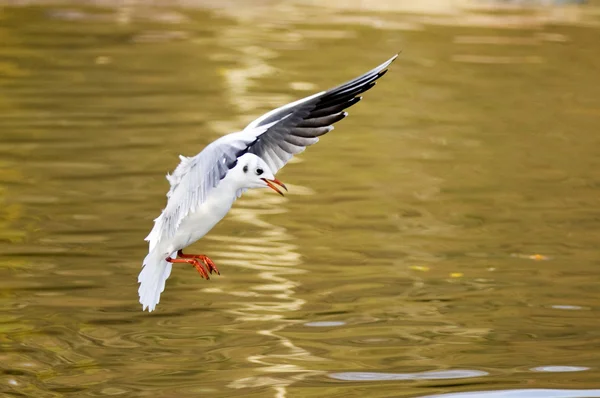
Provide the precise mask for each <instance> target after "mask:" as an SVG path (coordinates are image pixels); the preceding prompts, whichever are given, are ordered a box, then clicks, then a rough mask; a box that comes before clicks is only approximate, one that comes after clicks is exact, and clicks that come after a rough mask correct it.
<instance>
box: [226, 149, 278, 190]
mask: <svg viewBox="0 0 600 398" xmlns="http://www.w3.org/2000/svg"><path fill="white" fill-rule="evenodd" d="M231 172H233V175H232V177H233V178H235V180H236V182H237V183H238V184H239V185H240V188H267V187H269V188H271V189H272V190H274V191H275V192H277V193H278V194H280V195H282V196H283V193H282V192H281V191H280V190H279V189H278V188H277V186H276V185H275V184H277V185H279V186H281V187H283V188H284V189H285V190H286V191H287V188H286V187H285V184H284V183H282V182H281V181H279V180H278V179H277V178H275V176H274V175H273V173H272V172H271V169H270V168H269V166H268V165H267V163H265V161H264V160H262V159H261V158H259V157H258V156H256V155H254V154H252V153H246V154H244V155H242V156H240V157H239V158H238V162H237V164H236V165H235V167H234V168H233V169H232V170H231Z"/></svg>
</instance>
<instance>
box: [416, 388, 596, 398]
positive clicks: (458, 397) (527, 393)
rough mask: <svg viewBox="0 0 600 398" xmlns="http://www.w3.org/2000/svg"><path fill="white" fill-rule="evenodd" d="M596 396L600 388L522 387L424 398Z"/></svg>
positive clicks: (570, 397)
mask: <svg viewBox="0 0 600 398" xmlns="http://www.w3.org/2000/svg"><path fill="white" fill-rule="evenodd" d="M472 397H477V398H595V397H600V390H555V389H533V388H532V389H520V390H503V391H472V392H459V393H451V394H436V395H427V396H423V397H422V398H472Z"/></svg>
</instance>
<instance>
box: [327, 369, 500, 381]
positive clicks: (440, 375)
mask: <svg viewBox="0 0 600 398" xmlns="http://www.w3.org/2000/svg"><path fill="white" fill-rule="evenodd" d="M487 375H489V373H488V372H484V371H482V370H468V369H455V370H434V371H429V372H419V373H378V372H342V373H332V374H330V375H329V377H331V378H332V379H337V380H345V381H388V380H445V379H464V378H467V377H482V376H487Z"/></svg>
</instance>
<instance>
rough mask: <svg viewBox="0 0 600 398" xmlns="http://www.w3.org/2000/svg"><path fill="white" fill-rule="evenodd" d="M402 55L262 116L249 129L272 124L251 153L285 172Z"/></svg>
mask: <svg viewBox="0 0 600 398" xmlns="http://www.w3.org/2000/svg"><path fill="white" fill-rule="evenodd" d="M397 56H398V55H395V56H394V57H392V58H390V59H389V60H387V61H386V62H384V63H383V64H381V65H379V66H378V67H376V68H374V69H372V70H370V71H369V72H367V73H365V74H363V75H361V76H359V77H357V78H355V79H353V80H350V81H349V82H346V83H344V84H342V85H340V86H337V87H335V88H332V89H330V90H327V91H322V92H320V93H317V94H314V95H311V96H309V97H306V98H304V99H301V100H298V101H295V102H292V103H290V104H287V105H284V106H282V107H281V108H277V109H275V110H272V111H270V112H268V113H266V114H264V115H263V116H261V117H259V118H258V119H256V120H255V121H253V122H252V123H250V124H249V125H248V127H246V129H245V130H244V131H246V130H251V129H255V128H257V127H260V126H264V125H266V124H272V126H271V127H269V128H268V129H266V130H265V132H264V133H262V134H260V135H259V136H258V137H257V140H256V141H254V142H253V143H252V144H251V145H250V146H249V147H248V152H250V153H253V154H255V155H257V156H259V157H261V158H262V159H263V160H264V161H265V162H266V163H267V164H268V165H269V167H270V168H271V171H272V172H273V173H276V172H277V171H278V170H279V169H281V168H282V167H283V166H284V165H285V164H286V163H287V162H288V161H289V160H290V159H291V158H292V156H293V155H295V154H297V153H300V152H302V151H303V150H304V149H305V148H306V147H307V146H310V145H313V144H315V143H316V142H318V141H319V139H318V137H320V136H322V135H324V134H327V133H328V132H330V131H331V130H333V124H334V123H336V122H338V121H340V120H342V119H343V118H345V117H346V116H348V113H346V112H344V109H347V108H349V107H351V106H352V105H354V104H356V103H357V102H359V101H360V100H361V99H362V97H360V96H359V94H362V93H364V92H365V91H367V90H369V89H371V88H372V87H373V86H374V85H375V83H376V81H377V80H378V79H379V78H381V77H382V76H383V75H385V73H386V72H387V68H388V67H389V66H390V64H391V63H392V62H393V61H394V60H395V59H396V57H397Z"/></svg>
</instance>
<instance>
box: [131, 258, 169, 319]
mask: <svg viewBox="0 0 600 398" xmlns="http://www.w3.org/2000/svg"><path fill="white" fill-rule="evenodd" d="M166 258H167V255H166V254H163V253H160V251H158V250H153V251H151V252H150V253H148V255H147V256H146V258H144V264H143V268H142V271H141V272H140V274H139V276H138V283H139V284H140V288H139V289H138V294H139V295H140V303H141V304H142V310H143V311H145V310H146V308H147V309H148V311H149V312H152V311H154V309H155V308H156V305H157V304H158V302H159V301H160V294H161V293H162V292H163V291H164V290H165V282H166V281H167V279H168V278H169V275H171V267H172V265H171V263H170V262H168V261H166Z"/></svg>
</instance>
